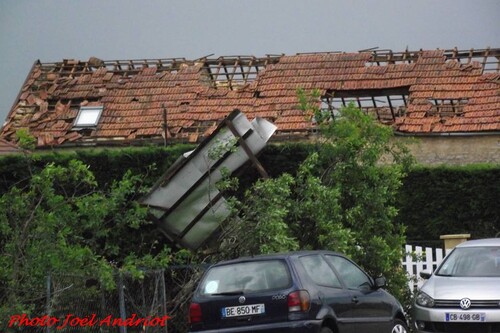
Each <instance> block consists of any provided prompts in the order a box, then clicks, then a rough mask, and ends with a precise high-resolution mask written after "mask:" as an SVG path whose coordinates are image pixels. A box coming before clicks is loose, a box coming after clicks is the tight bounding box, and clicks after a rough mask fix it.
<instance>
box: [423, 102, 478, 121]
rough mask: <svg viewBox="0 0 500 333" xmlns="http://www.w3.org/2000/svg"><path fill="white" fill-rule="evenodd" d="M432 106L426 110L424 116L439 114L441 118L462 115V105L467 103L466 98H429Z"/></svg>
mask: <svg viewBox="0 0 500 333" xmlns="http://www.w3.org/2000/svg"><path fill="white" fill-rule="evenodd" d="M428 101H429V102H430V103H431V104H432V107H431V109H430V110H429V111H427V112H426V114H425V116H426V117H432V116H439V117H441V118H449V117H463V113H464V106H465V105H467V103H469V100H468V99H466V98H458V99H429V100H428Z"/></svg>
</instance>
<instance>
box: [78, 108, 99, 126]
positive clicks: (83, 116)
mask: <svg viewBox="0 0 500 333" xmlns="http://www.w3.org/2000/svg"><path fill="white" fill-rule="evenodd" d="M103 109H104V106H102V105H101V106H82V107H80V111H78V116H77V117H76V119H75V123H74V124H73V127H77V128H82V127H95V126H97V124H98V123H99V119H101V115H102V110H103Z"/></svg>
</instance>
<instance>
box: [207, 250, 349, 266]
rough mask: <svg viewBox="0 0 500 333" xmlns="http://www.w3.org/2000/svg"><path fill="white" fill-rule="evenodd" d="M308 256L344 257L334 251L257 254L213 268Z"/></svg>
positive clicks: (219, 263) (221, 263)
mask: <svg viewBox="0 0 500 333" xmlns="http://www.w3.org/2000/svg"><path fill="white" fill-rule="evenodd" d="M308 254H334V255H338V256H343V257H345V255H343V254H342V253H338V252H334V251H328V250H304V251H292V252H282V253H270V254H259V255H255V256H246V257H239V258H236V259H231V260H224V261H220V262H218V263H216V264H215V265H213V266H219V265H227V264H234V263H238V262H245V261H254V260H271V259H286V258H290V257H298V256H302V255H308Z"/></svg>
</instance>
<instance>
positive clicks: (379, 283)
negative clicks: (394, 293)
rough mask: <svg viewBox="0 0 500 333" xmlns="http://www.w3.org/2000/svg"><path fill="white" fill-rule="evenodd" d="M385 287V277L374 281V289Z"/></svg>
mask: <svg viewBox="0 0 500 333" xmlns="http://www.w3.org/2000/svg"><path fill="white" fill-rule="evenodd" d="M385 286H387V279H386V278H385V277H383V276H381V277H378V278H376V279H375V288H376V289H380V288H384V287H385Z"/></svg>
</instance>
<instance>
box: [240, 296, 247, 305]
mask: <svg viewBox="0 0 500 333" xmlns="http://www.w3.org/2000/svg"><path fill="white" fill-rule="evenodd" d="M246 300H247V299H246V298H245V296H240V298H238V302H240V304H243V303H245V301H246Z"/></svg>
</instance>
